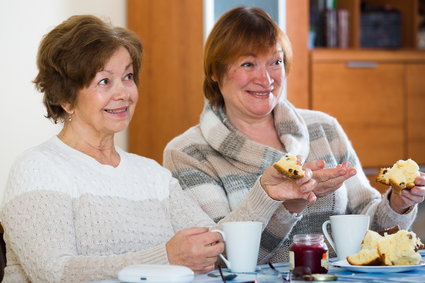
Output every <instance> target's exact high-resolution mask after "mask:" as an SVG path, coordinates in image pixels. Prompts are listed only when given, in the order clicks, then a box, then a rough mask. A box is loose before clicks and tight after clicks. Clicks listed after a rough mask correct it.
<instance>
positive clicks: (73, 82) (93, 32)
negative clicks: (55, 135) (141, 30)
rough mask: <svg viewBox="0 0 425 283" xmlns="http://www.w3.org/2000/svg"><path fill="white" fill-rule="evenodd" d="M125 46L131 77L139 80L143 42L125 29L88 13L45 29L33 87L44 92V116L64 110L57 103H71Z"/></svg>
mask: <svg viewBox="0 0 425 283" xmlns="http://www.w3.org/2000/svg"><path fill="white" fill-rule="evenodd" d="M121 46H123V47H125V48H126V49H127V50H128V53H129V54H130V57H131V59H132V62H133V72H134V80H135V82H136V84H138V82H139V71H140V65H141V58H142V51H143V46H142V43H141V42H140V40H139V39H138V38H137V36H136V35H135V34H134V33H133V32H131V31H130V30H128V29H125V28H120V27H113V26H112V25H111V24H109V23H106V22H104V21H102V20H101V19H99V18H97V17H95V16H91V15H77V16H72V17H70V18H69V19H67V20H66V21H64V22H63V23H61V24H59V25H58V26H56V27H55V28H54V29H53V30H51V31H50V32H49V33H47V34H46V35H45V36H44V37H43V40H42V41H41V43H40V46H39V49H38V54H37V66H38V70H39V72H38V75H37V77H36V78H35V79H34V81H33V82H34V83H35V86H36V88H37V90H39V91H40V92H42V93H43V94H44V97H43V103H44V105H45V106H46V108H47V115H46V117H47V118H49V119H52V120H53V121H54V122H55V123H57V121H58V120H61V121H63V120H64V119H66V117H67V113H66V112H65V110H64V109H63V108H62V107H61V104H65V103H68V104H70V105H71V106H75V103H76V101H77V93H78V91H79V90H80V89H82V88H84V87H87V86H88V85H89V84H90V82H91V81H92V80H93V78H94V77H95V75H96V73H97V72H99V71H100V70H101V69H102V68H103V67H104V65H105V64H106V63H107V61H108V60H109V59H110V57H111V56H112V55H113V53H114V52H115V51H116V50H117V49H118V48H119V47H121Z"/></svg>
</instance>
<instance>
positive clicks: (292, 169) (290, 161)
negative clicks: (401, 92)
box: [273, 153, 304, 179]
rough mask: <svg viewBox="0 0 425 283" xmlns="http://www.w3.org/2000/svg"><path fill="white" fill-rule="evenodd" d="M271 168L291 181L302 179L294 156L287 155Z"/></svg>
mask: <svg viewBox="0 0 425 283" xmlns="http://www.w3.org/2000/svg"><path fill="white" fill-rule="evenodd" d="M273 167H274V168H275V169H276V170H277V171H278V172H279V173H280V174H282V175H284V176H286V177H288V178H291V179H300V178H302V177H304V171H303V169H302V167H301V165H299V164H298V158H297V156H296V155H294V154H291V153H287V154H285V155H284V156H283V157H282V158H281V159H280V160H279V161H278V162H276V163H274V164H273Z"/></svg>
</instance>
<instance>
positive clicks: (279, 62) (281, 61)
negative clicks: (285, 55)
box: [274, 59, 283, 65]
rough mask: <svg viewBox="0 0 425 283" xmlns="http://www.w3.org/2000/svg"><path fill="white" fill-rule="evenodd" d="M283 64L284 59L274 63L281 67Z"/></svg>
mask: <svg viewBox="0 0 425 283" xmlns="http://www.w3.org/2000/svg"><path fill="white" fill-rule="evenodd" d="M282 63H283V60H282V59H278V60H276V61H275V62H274V65H281V64H282Z"/></svg>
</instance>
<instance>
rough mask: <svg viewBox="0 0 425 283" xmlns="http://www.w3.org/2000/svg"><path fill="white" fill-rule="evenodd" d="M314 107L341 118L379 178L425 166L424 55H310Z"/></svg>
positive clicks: (365, 164) (364, 52) (325, 52)
mask: <svg viewBox="0 0 425 283" xmlns="http://www.w3.org/2000/svg"><path fill="white" fill-rule="evenodd" d="M310 62H311V76H310V78H311V104H312V109H315V110H321V111H324V112H326V113H329V114H331V115H332V116H334V117H336V118H337V119H338V121H339V122H340V123H341V125H342V126H343V128H344V130H345V131H346V133H347V135H348V137H349V138H350V140H351V142H352V144H353V146H354V149H355V150H356V152H357V154H358V156H359V158H360V161H361V162H362V166H363V167H364V168H365V169H366V172H367V173H368V174H369V175H370V176H369V177H370V179H371V180H372V179H374V177H375V176H374V175H376V174H377V173H378V169H379V168H381V167H388V166H390V165H391V164H393V163H394V162H395V161H397V160H399V159H407V158H412V159H414V160H415V161H416V162H418V163H419V164H420V165H424V164H425V111H424V110H423V109H424V107H425V79H424V78H425V77H424V74H425V52H420V51H412V50H411V51H402V50H399V51H384V50H329V49H320V50H319V49H318V50H312V51H311V61H310Z"/></svg>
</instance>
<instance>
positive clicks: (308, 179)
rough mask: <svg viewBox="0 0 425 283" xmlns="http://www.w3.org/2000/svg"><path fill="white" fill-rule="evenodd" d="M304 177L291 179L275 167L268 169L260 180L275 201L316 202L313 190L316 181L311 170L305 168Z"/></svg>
mask: <svg viewBox="0 0 425 283" xmlns="http://www.w3.org/2000/svg"><path fill="white" fill-rule="evenodd" d="M303 170H304V175H305V176H304V177H303V178H300V179H290V178H287V177H285V176H282V175H281V174H280V173H279V172H277V170H276V169H275V168H273V166H270V167H269V168H267V169H266V170H265V171H264V173H263V175H262V176H261V178H260V183H261V186H262V187H263V189H264V190H265V191H266V193H267V194H268V195H269V197H271V198H272V199H274V200H283V201H289V200H300V199H302V200H305V201H307V203H311V202H314V201H316V195H315V194H314V193H313V190H314V189H315V187H316V181H315V180H314V179H312V176H313V173H312V171H311V169H309V168H303Z"/></svg>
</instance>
